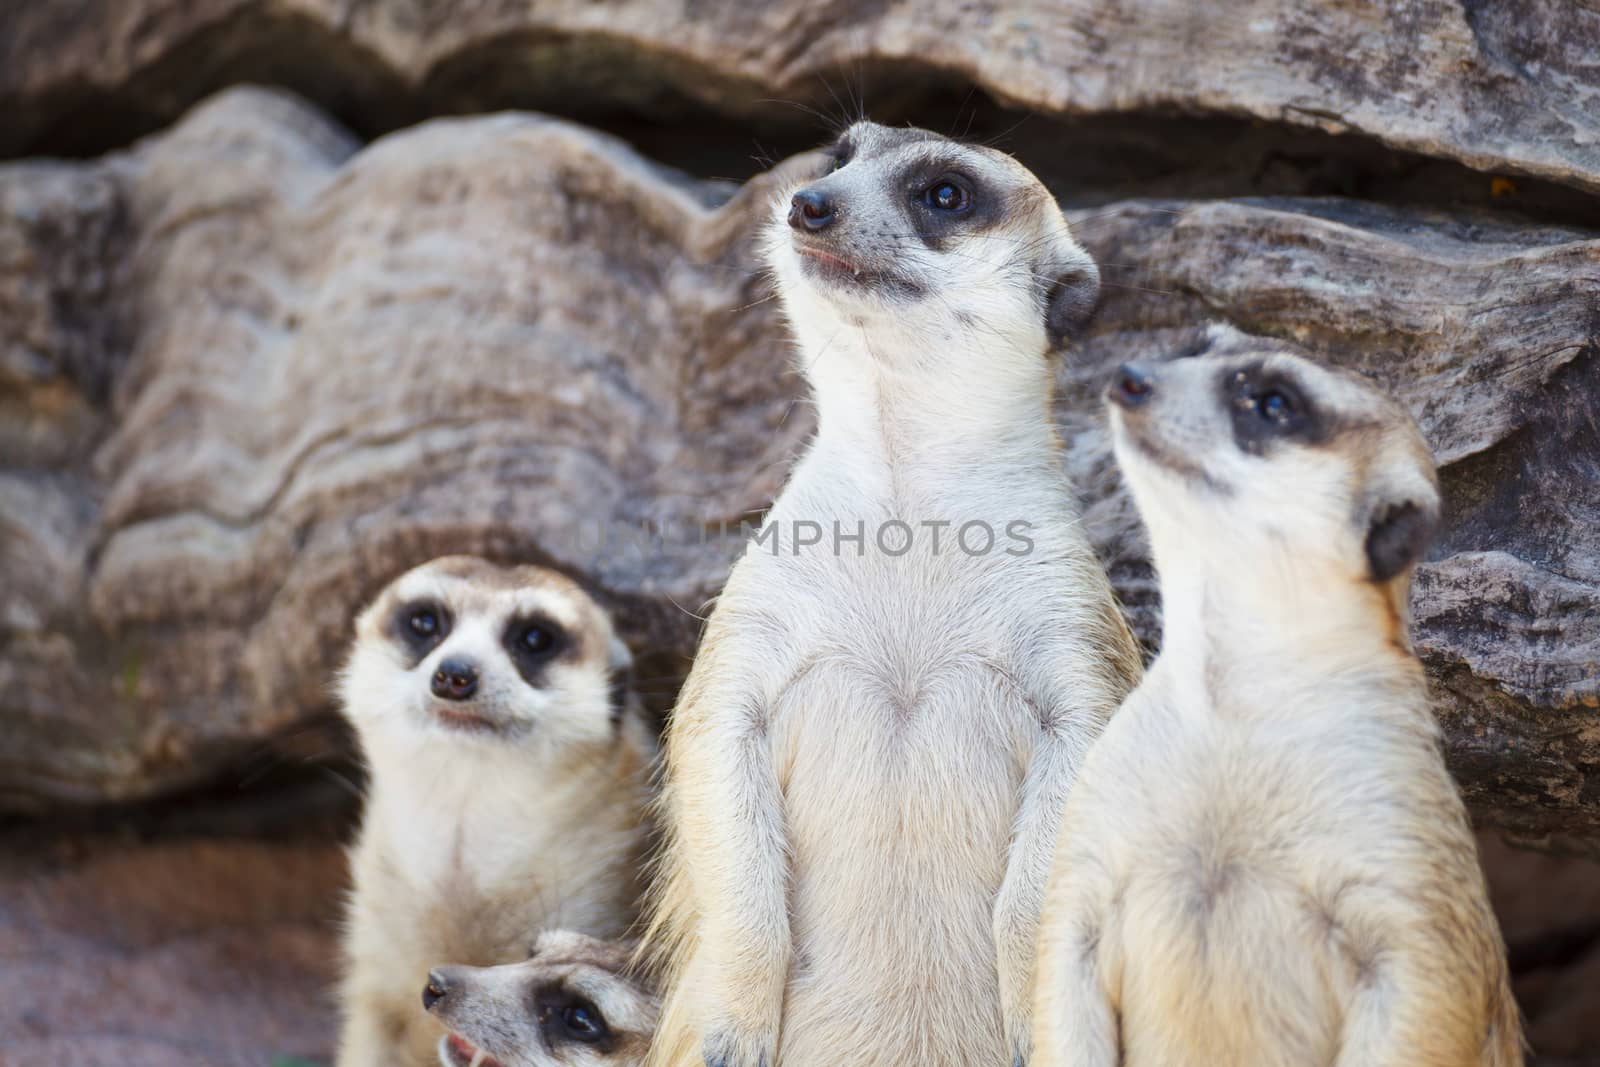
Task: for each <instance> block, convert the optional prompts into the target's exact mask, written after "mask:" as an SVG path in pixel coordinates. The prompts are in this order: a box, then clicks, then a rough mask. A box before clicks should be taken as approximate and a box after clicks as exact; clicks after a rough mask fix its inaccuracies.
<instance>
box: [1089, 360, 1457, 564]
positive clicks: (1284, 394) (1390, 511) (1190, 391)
mask: <svg viewBox="0 0 1600 1067" xmlns="http://www.w3.org/2000/svg"><path fill="white" fill-rule="evenodd" d="M1106 396H1107V400H1108V401H1109V404H1110V410H1111V423H1112V434H1113V443H1114V446H1115V449H1116V455H1117V460H1118V462H1119V463H1120V464H1121V466H1122V470H1123V473H1124V474H1125V476H1126V478H1127V481H1128V485H1129V488H1130V489H1131V490H1132V492H1133V495H1134V498H1135V500H1136V502H1137V503H1138V505H1139V510H1140V514H1141V515H1142V516H1143V517H1144V519H1145V523H1146V526H1147V527H1148V528H1149V529H1150V532H1151V537H1152V540H1153V541H1157V542H1159V541H1161V540H1163V539H1167V540H1174V539H1175V540H1176V541H1181V542H1182V544H1183V546H1184V548H1185V550H1186V551H1187V552H1188V553H1189V554H1192V555H1200V556H1214V557H1215V558H1220V559H1223V560H1227V559H1231V560H1233V561H1235V563H1237V561H1239V560H1244V559H1251V558H1258V559H1259V558H1261V557H1262V556H1263V555H1266V554H1267V553H1269V552H1271V551H1272V550H1273V549H1278V550H1287V551H1288V552H1289V553H1292V556H1293V558H1294V559H1295V560H1296V561H1297V562H1300V561H1307V562H1309V561H1314V560H1320V561H1323V562H1325V563H1328V564H1330V565H1331V566H1332V567H1334V568H1335V570H1336V571H1337V572H1339V573H1341V574H1343V575H1346V576H1349V577H1354V578H1360V579H1365V580H1370V581H1376V582H1379V583H1386V582H1388V581H1389V580H1390V579H1392V578H1395V577H1396V576H1397V575H1400V574H1401V573H1402V572H1404V571H1406V570H1408V569H1409V568H1410V566H1411V565H1412V564H1413V563H1415V562H1416V561H1417V559H1418V558H1419V557H1420V556H1421V554H1422V552H1423V551H1424V549H1425V548H1426V547H1427V543H1428V541H1429V539H1430V537H1431V534H1432V530H1433V528H1434V526H1435V524H1436V522H1437V520H1438V516H1439V490H1438V482H1437V476H1436V474H1435V470H1434V464H1433V458H1432V455H1431V454H1430V452H1429V450H1428V446H1427V444H1426V443H1425V442H1424V441H1423V439H1422V435H1421V433H1420V432H1419V431H1418V429H1417V426H1416V423H1415V422H1413V421H1412V419H1411V417H1410V416H1409V415H1408V414H1406V412H1405V411H1404V410H1403V409H1402V408H1401V407H1400V406H1399V405H1398V404H1396V403H1395V402H1394V401H1393V400H1391V399H1390V398H1389V397H1387V396H1385V395H1384V394H1383V393H1381V392H1380V391H1379V390H1378V389H1377V388H1376V387H1375V386H1373V385H1372V384H1371V383H1370V382H1368V381H1366V380H1365V379H1363V378H1361V377H1359V376H1357V375H1354V374H1351V373H1348V372H1344V371H1339V370H1335V369H1333V368H1329V367H1323V366H1319V365H1317V364H1315V363H1312V362H1310V361H1308V360H1306V359H1302V358H1300V357H1298V356H1294V355H1290V354H1287V353H1283V352H1277V351H1271V350H1263V349H1259V348H1258V349H1256V350H1254V351H1248V350H1247V351H1242V352H1234V353H1231V354H1224V355H1215V354H1214V355H1203V356H1196V357H1194V358H1189V359H1177V360H1173V361H1171V362H1168V363H1161V364H1157V365H1151V366H1139V365H1132V364H1124V365H1123V366H1122V367H1121V368H1120V369H1119V370H1118V371H1117V373H1116V375H1115V377H1114V379H1113V381H1112V382H1111V385H1110V386H1109V388H1108V389H1107V393H1106ZM1212 548H1214V549H1215V552H1211V551H1210V549H1212ZM1158 551H1159V547H1158ZM1252 553H1260V555H1255V556H1253V555H1252Z"/></svg>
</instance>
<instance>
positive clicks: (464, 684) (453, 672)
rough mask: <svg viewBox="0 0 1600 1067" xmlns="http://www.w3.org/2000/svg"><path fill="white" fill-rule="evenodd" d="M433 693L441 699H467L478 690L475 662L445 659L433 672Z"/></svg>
mask: <svg viewBox="0 0 1600 1067" xmlns="http://www.w3.org/2000/svg"><path fill="white" fill-rule="evenodd" d="M432 689H433V695H434V696H436V697H438V698H439V699H441V700H467V699H469V698H470V697H471V696H472V694H473V693H476V692H477V691H478V667H477V664H474V663H468V662H467V661H466V660H459V659H447V660H445V661H444V662H443V663H441V664H439V669H438V670H436V671H434V672H433V683H432Z"/></svg>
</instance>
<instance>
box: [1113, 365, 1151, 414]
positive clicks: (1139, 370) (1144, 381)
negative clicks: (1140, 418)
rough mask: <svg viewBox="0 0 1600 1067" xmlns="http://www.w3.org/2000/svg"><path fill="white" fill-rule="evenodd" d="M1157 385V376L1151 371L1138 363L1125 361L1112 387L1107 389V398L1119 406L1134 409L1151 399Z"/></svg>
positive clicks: (1118, 369) (1119, 368)
mask: <svg viewBox="0 0 1600 1067" xmlns="http://www.w3.org/2000/svg"><path fill="white" fill-rule="evenodd" d="M1155 386H1156V380H1155V376H1154V375H1152V374H1151V373H1150V372H1149V371H1147V370H1145V369H1144V368H1143V367H1140V366H1139V365H1138V364H1136V363H1124V364H1123V365H1122V366H1120V367H1118V368H1117V374H1116V377H1115V378H1113V379H1112V380H1111V388H1110V389H1107V390H1106V394H1107V399H1109V400H1110V401H1111V402H1112V403H1113V404H1116V405H1117V406H1118V407H1121V408H1127V409H1129V410H1132V409H1133V408H1136V407H1141V406H1143V405H1144V404H1145V403H1147V402H1148V401H1149V400H1150V395H1151V393H1153V392H1154V391H1155Z"/></svg>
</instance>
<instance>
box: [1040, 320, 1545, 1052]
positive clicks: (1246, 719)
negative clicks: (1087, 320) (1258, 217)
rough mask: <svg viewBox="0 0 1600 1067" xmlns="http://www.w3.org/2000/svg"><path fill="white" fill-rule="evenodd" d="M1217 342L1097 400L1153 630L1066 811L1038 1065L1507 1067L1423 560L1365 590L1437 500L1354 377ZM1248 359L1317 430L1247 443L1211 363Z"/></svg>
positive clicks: (1396, 422)
mask: <svg viewBox="0 0 1600 1067" xmlns="http://www.w3.org/2000/svg"><path fill="white" fill-rule="evenodd" d="M1219 338H1220V340H1221V342H1222V343H1221V344H1220V345H1219V346H1218V353H1219V354H1214V355H1210V356H1206V357H1202V358H1198V359H1192V360H1191V359H1185V360H1178V361H1175V362H1170V363H1164V364H1159V365H1156V366H1154V367H1152V368H1150V370H1151V373H1152V374H1153V376H1154V381H1153V386H1152V389H1151V393H1150V395H1149V398H1148V399H1147V400H1146V402H1145V403H1144V404H1142V405H1138V406H1135V407H1133V408H1131V409H1130V410H1128V411H1123V410H1120V409H1118V408H1117V407H1116V406H1113V407H1112V423H1113V434H1114V440H1115V447H1116V453H1117V457H1118V460H1119V461H1120V463H1121V466H1122V469H1123V472H1124V475H1125V477H1126V479H1127V482H1128V485H1129V487H1130V488H1131V489H1132V491H1133V495H1134V499H1135V501H1136V502H1137V503H1138V505H1139V507H1140V512H1141V514H1142V516H1143V518H1144V521H1145V524H1146V526H1147V528H1148V530H1149V534H1150V541H1151V546H1152V548H1153V550H1154V556H1155V562H1156V568H1157V570H1158V572H1159V574H1160V577H1161V592H1162V602H1163V614H1164V636H1163V647H1162V651H1161V654H1160V656H1159V658H1158V659H1157V660H1156V662H1155V663H1154V664H1153V665H1152V667H1151V669H1150V671H1149V674H1148V675H1147V676H1146V678H1145V680H1144V682H1143V683H1142V684H1141V685H1140V686H1139V688H1138V689H1137V690H1136V691H1135V692H1134V693H1133V695H1132V696H1130V697H1129V698H1128V701H1127V703H1126V704H1125V705H1124V706H1123V708H1122V709H1121V710H1120V711H1119V712H1118V714H1117V715H1116V717H1115V718H1114V719H1113V720H1112V723H1111V725H1110V726H1109V727H1108V728H1107V730H1106V732H1105V733H1104V734H1103V735H1102V736H1101V739H1100V740H1099V742H1098V743H1097V744H1096V746H1095V748H1094V749H1093V751H1092V752H1091V753H1090V755H1089V758H1088V760H1087V761H1086V762H1085V764H1084V767H1083V770H1082V773H1081V774H1080V776H1079V779H1078V783H1077V785H1076V787H1075V788H1074V791H1073V794H1072V797H1071V798H1070V800H1069V802H1068V805H1067V812H1066V815H1065V817H1064V819H1063V821H1062V825H1061V842H1060V849H1059V852H1058V854H1057V857H1056V868H1055V871H1054V874H1053V876H1052V881H1051V888H1050V892H1049V897H1048V900H1047V903H1046V905H1045V911H1044V917H1043V920H1042V929H1041V936H1040V946H1039V981H1038V987H1037V990H1036V1000H1035V1009H1034V1021H1035V1023H1034V1025H1035V1042H1034V1044H1035V1055H1034V1060H1033V1062H1034V1064H1036V1065H1037V1067H1112V1065H1126V1067H1209V1065H1214V1064H1239V1065H1251V1067H1304V1065H1307V1064H1331V1065H1334V1067H1391V1065H1393V1067H1399V1065H1407V1067H1467V1065H1480V1064H1481V1065H1493V1067H1507V1065H1513V1064H1520V1063H1521V1062H1522V1050H1521V1042H1520V1030H1519V1023H1518V1018H1517V1014H1516V1007H1515V1005H1514V1003H1513V1001H1512V997H1511V993H1510V990H1509V988H1508V986H1507V976H1506V965H1505V959H1504V949H1503V945H1502V942H1501V938H1500V934H1499V931H1498V928H1497V926H1496V924H1495V920H1494V917H1493V914H1492V913H1491V911H1490V909H1489V905H1488V901H1487V896H1486V890H1485V886H1484V880H1483V876H1482V873H1481V872H1480V870H1479V868H1478V863H1477V857H1476V852H1475V846H1474V843H1473V837H1472V832H1471V828H1470V826H1469V825H1468V820H1467V816H1466V812H1465V810H1464V808H1463V806H1462V803H1461V801H1460V799H1459V797H1458V796H1457V793H1456V790H1455V787H1454V785H1453V784H1452V782H1451V780H1450V777H1449V775H1448V774H1447V772H1446V770H1445V766H1444V763H1443V760H1442V758H1441V754H1440V742H1439V734H1438V730H1437V727H1436V726H1435V723H1434V720H1433V718H1432V716H1431V714H1430V712H1429V702H1428V693H1427V687H1426V683H1425V680H1424V677H1423V674H1422V670H1421V667H1420V665H1419V664H1418V663H1417V661H1416V659H1415V658H1414V657H1413V656H1412V654H1411V651H1410V645H1409V640H1408V638H1407V636H1406V633H1405V613H1404V602H1405V598H1406V593H1407V591H1408V589H1409V585H1410V569H1409V566H1407V567H1406V568H1405V569H1404V570H1403V571H1401V572H1400V573H1399V574H1398V575H1397V576H1396V577H1393V578H1392V579H1388V580H1375V579H1374V577H1373V572H1372V565H1371V564H1370V563H1369V560H1368V557H1367V555H1366V554H1365V545H1366V538H1367V536H1368V533H1369V531H1370V530H1371V529H1372V528H1373V524H1374V523H1375V522H1380V521H1382V520H1383V518H1384V517H1385V516H1390V515H1393V514H1395V513H1396V512H1394V511H1393V510H1392V509H1394V508H1397V507H1400V506H1402V505H1405V504H1407V503H1409V504H1410V505H1411V506H1412V507H1413V508H1414V509H1416V510H1415V512H1414V514H1416V515H1418V516H1421V517H1423V518H1426V517H1429V516H1436V515H1437V513H1438V508H1439V502H1438V493H1437V490H1436V488H1435V479H1434V471H1433V462H1432V459H1431V457H1430V456H1429V454H1428V450H1427V446H1426V445H1425V444H1424V443H1423V441H1422V438H1421V436H1420V434H1419V433H1418V432H1417V430H1416V427H1415V425H1414V424H1413V423H1412V421H1411V419H1410V417H1409V416H1408V415H1406V414H1405V413H1404V411H1402V410H1401V409H1400V408H1399V407H1398V405H1396V404H1394V403H1393V402H1392V401H1390V400H1388V399H1387V398H1386V397H1384V396H1382V395H1381V394H1380V393H1379V392H1378V391H1377V390H1376V389H1375V388H1374V387H1373V386H1372V385H1370V384H1368V383H1366V382H1365V381H1363V380H1360V379H1357V378H1355V377H1354V376H1353V375H1347V374H1344V373H1341V372H1335V371H1332V370H1330V369H1328V368H1323V367H1319V366H1317V365H1314V364H1311V363H1309V362H1307V361H1305V360H1302V359H1298V358H1296V357H1292V356H1289V355H1286V354H1281V353H1278V352H1275V351H1274V350H1273V349H1272V348H1271V347H1270V345H1267V346H1263V345H1262V344H1261V343H1259V342H1255V343H1253V344H1252V343H1250V342H1247V341H1246V340H1245V339H1243V338H1240V337H1238V336H1237V335H1230V334H1227V333H1225V332H1224V333H1220V334H1219ZM1250 366H1259V367H1262V368H1263V371H1262V372H1261V373H1265V374H1268V375H1269V376H1270V375H1273V374H1281V375H1284V376H1287V377H1288V378H1289V379H1290V380H1292V382H1294V383H1296V386H1297V389H1298V392H1299V394H1300V395H1301V396H1302V397H1303V399H1304V400H1305V401H1306V402H1307V403H1308V404H1309V405H1310V406H1311V408H1312V409H1314V410H1315V411H1316V412H1317V413H1318V414H1319V416H1320V417H1321V418H1322V419H1323V420H1324V421H1323V422H1321V423H1319V424H1318V428H1319V429H1320V430H1323V431H1326V433H1325V435H1324V436H1323V439H1320V440H1316V441H1306V440H1298V439H1296V440H1288V439H1282V440H1274V441H1272V442H1268V443H1266V444H1265V445H1264V447H1263V449H1262V451H1260V452H1259V453H1251V452H1249V451H1248V450H1246V449H1242V448H1241V447H1240V446H1239V445H1238V444H1237V443H1236V441H1235V439H1234V430H1233V428H1232V426H1233V424H1232V419H1233V417H1234V416H1233V410H1235V409H1236V410H1238V411H1239V412H1240V413H1241V417H1242V418H1245V419H1254V418H1258V417H1259V412H1258V411H1257V410H1256V409H1255V408H1252V407H1250V406H1249V404H1248V402H1247V401H1244V400H1235V399H1231V395H1230V394H1229V393H1228V391H1227V390H1228V388H1230V386H1228V385H1226V384H1225V383H1224V378H1225V376H1227V375H1230V374H1235V373H1236V372H1237V371H1238V369H1240V368H1245V367H1250ZM1251 373H1255V372H1251ZM1229 380H1230V381H1231V380H1233V379H1229ZM1113 388H1115V386H1113ZM1250 429H1252V430H1253V429H1254V428H1250ZM1174 461H1175V462H1176V463H1177V466H1174V465H1173V463H1174ZM1424 525H1425V524H1424ZM1422 547H1423V542H1422V541H1421V540H1418V541H1417V543H1416V544H1414V545H1409V546H1408V551H1420V549H1421V548H1422ZM1407 558H1409V559H1411V560H1414V559H1415V558H1416V557H1415V555H1414V554H1413V555H1410V556H1408V557H1407ZM1402 562H1404V561H1403V560H1402Z"/></svg>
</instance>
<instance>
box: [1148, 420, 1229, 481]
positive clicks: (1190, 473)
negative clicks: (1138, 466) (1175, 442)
mask: <svg viewBox="0 0 1600 1067" xmlns="http://www.w3.org/2000/svg"><path fill="white" fill-rule="evenodd" d="M1122 433H1123V436H1125V437H1126V438H1127V439H1128V441H1129V442H1131V443H1132V444H1133V447H1134V449H1135V450H1136V451H1137V452H1138V453H1139V454H1140V455H1142V456H1143V457H1144V458H1145V460H1146V461H1147V462H1149V463H1151V464H1153V465H1155V466H1156V467H1159V468H1162V469H1163V470H1166V471H1169V472H1171V473H1172V474H1174V475H1176V476H1178V477H1179V478H1182V479H1183V480H1184V481H1186V482H1189V483H1192V484H1198V485H1203V486H1205V487H1206V488H1207V489H1209V490H1211V491H1212V492H1214V493H1216V494H1218V495H1220V496H1231V495H1232V493H1233V489H1232V487H1230V486H1229V485H1227V484H1226V483H1224V482H1221V481H1218V480H1217V479H1216V478H1214V477H1213V476H1212V475H1211V473H1210V472H1209V471H1207V470H1206V469H1205V468H1204V467H1202V466H1201V465H1200V464H1199V463H1198V462H1196V461H1195V460H1193V459H1191V458H1189V457H1187V456H1185V455H1183V454H1182V453H1181V452H1179V451H1177V450H1176V449H1174V448H1171V447H1169V446H1168V445H1167V443H1166V442H1165V441H1163V440H1162V439H1161V438H1160V437H1159V436H1157V435H1155V434H1153V433H1151V432H1149V431H1147V429H1146V428H1145V427H1144V426H1142V425H1141V424H1139V423H1138V422H1136V421H1134V420H1131V419H1124V420H1123V421H1122Z"/></svg>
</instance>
